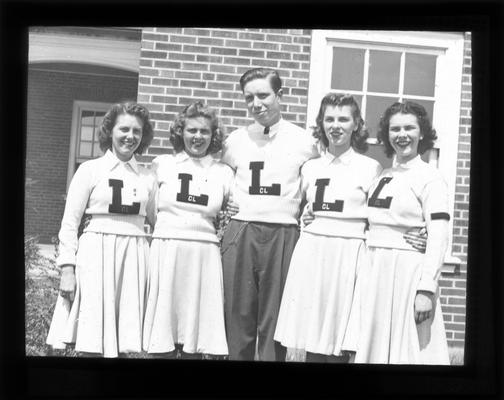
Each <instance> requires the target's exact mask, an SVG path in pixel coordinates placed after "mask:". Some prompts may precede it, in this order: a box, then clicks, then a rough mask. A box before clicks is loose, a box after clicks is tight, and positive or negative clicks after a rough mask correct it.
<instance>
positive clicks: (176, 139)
mask: <svg viewBox="0 0 504 400" xmlns="http://www.w3.org/2000/svg"><path fill="white" fill-rule="evenodd" d="M198 117H203V118H207V119H208V120H209V121H210V129H211V131H212V139H211V140H210V145H209V146H208V149H207V154H214V153H217V152H218V151H220V150H221V149H222V141H223V140H224V127H223V126H222V125H221V123H220V122H219V118H218V117H217V113H216V112H215V111H214V110H212V109H211V108H209V107H208V106H207V105H206V104H203V102H201V101H196V102H194V103H191V104H189V105H187V106H186V107H185V108H184V109H183V110H182V111H181V112H180V113H179V114H178V115H177V116H176V117H175V120H174V121H173V123H172V125H171V126H170V142H171V144H172V145H173V149H174V150H175V152H176V153H179V152H181V151H182V150H184V149H185V145H184V138H183V131H184V128H185V124H186V120H188V119H191V118H198Z"/></svg>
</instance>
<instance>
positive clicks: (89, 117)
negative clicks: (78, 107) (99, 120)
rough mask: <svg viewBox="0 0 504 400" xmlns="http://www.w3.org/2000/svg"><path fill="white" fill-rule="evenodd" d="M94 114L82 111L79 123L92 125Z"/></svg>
mask: <svg viewBox="0 0 504 400" xmlns="http://www.w3.org/2000/svg"><path fill="white" fill-rule="evenodd" d="M94 123H95V116H94V113H93V112H92V111H82V116H81V125H88V126H89V125H91V126H92V125H94Z"/></svg>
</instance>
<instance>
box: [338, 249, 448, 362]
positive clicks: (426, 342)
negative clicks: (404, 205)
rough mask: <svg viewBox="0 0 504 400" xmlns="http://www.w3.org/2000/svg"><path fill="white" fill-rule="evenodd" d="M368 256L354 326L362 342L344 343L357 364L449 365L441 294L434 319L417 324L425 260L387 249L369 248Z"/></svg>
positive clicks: (352, 319)
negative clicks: (416, 300) (415, 310)
mask: <svg viewBox="0 0 504 400" xmlns="http://www.w3.org/2000/svg"><path fill="white" fill-rule="evenodd" d="M368 253H369V256H370V263H369V264H368V265H365V266H364V268H363V269H362V270H361V273H360V276H359V280H358V283H357V293H359V295H358V296H356V301H355V302H354V306H353V307H352V316H351V322H350V324H349V329H350V330H352V331H353V332H358V338H357V340H356V341H355V342H354V343H350V344H348V345H347V344H346V343H345V347H346V349H351V350H356V355H355V362H356V363H377V364H434V365H448V364H449V363H450V360H449V355H448V345H447V341H446V333H445V328H444V323H443V315H442V313H441V305H440V303H439V294H438V293H436V296H435V304H434V313H433V315H432V316H431V318H430V319H428V320H426V321H424V322H422V323H420V324H416V322H415V316H414V302H415V296H416V291H417V287H418V284H419V282H420V277H421V273H422V270H421V263H422V261H423V258H424V255H423V254H421V253H419V252H415V251H407V250H398V249H384V248H370V249H369V250H368ZM353 337H354V338H355V337H356V336H355V335H354V336H353ZM352 347H353V348H352Z"/></svg>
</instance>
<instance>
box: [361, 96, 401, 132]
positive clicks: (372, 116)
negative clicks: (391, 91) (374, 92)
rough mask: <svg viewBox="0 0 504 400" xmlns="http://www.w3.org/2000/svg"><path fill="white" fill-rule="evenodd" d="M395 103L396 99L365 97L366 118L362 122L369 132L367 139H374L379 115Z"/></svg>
mask: <svg viewBox="0 0 504 400" xmlns="http://www.w3.org/2000/svg"><path fill="white" fill-rule="evenodd" d="M396 101H398V98H397V97H382V96H367V105H366V116H365V117H364V120H365V121H366V127H367V129H368V131H369V137H372V138H376V133H377V131H378V123H379V122H380V117H381V115H382V114H383V112H384V111H385V110H386V108H387V107H388V106H390V105H392V104H393V103H395V102H396Z"/></svg>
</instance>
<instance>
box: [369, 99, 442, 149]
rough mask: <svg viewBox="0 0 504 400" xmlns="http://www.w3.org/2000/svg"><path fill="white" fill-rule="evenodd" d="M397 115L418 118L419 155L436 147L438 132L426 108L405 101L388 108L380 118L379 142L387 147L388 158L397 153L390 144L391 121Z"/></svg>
mask: <svg viewBox="0 0 504 400" xmlns="http://www.w3.org/2000/svg"><path fill="white" fill-rule="evenodd" d="M395 114H412V115H414V116H415V117H416V119H417V122H418V126H419V127H420V137H421V139H420V141H419V142H418V149H417V152H418V154H423V153H425V152H426V151H427V150H429V149H431V148H432V147H433V146H434V141H435V140H436V139H437V136H436V131H435V130H434V129H432V125H431V122H430V120H429V116H428V115H427V111H426V110H425V108H424V107H423V106H422V105H421V104H418V103H415V102H413V101H409V100H405V101H403V102H402V103H401V102H397V103H394V104H392V105H391V106H390V107H388V108H387V109H386V110H385V112H384V113H383V115H382V117H381V118H380V124H379V128H378V134H377V138H378V142H379V143H383V144H384V146H385V154H386V155H387V157H389V158H390V157H392V156H393V155H394V153H395V151H394V148H393V147H392V145H391V144H390V138H389V126H390V119H391V118H392V116H394V115H395Z"/></svg>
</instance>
